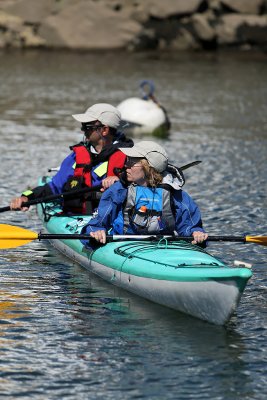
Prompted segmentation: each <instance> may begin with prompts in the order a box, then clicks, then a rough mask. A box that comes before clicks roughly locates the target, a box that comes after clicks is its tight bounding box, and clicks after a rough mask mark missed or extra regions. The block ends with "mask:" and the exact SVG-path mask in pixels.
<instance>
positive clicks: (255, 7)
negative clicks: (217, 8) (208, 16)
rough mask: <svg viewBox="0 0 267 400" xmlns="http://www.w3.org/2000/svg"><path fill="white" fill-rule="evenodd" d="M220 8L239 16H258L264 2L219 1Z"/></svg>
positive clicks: (254, 0) (244, 0)
mask: <svg viewBox="0 0 267 400" xmlns="http://www.w3.org/2000/svg"><path fill="white" fill-rule="evenodd" d="M220 2H221V4H222V6H225V7H226V8H227V9H229V10H230V11H233V12H237V13H241V14H259V12H260V9H261V7H262V5H263V3H264V0H221V1H220Z"/></svg>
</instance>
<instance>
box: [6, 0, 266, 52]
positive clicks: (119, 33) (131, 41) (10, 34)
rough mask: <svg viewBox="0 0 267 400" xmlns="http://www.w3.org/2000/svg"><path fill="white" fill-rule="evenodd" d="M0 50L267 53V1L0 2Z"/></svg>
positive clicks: (34, 0)
mask: <svg viewBox="0 0 267 400" xmlns="http://www.w3.org/2000/svg"><path fill="white" fill-rule="evenodd" d="M0 48H46V49H72V50H86V51H87V50H88V51H89V50H106V49H114V50H115V49H118V50H119V49H121V50H128V51H136V50H147V49H151V50H167V51H168V50H171V51H172V52H173V51H180V50H216V49H220V48H237V49H244V50H250V49H257V50H262V51H266V50H267V0H0Z"/></svg>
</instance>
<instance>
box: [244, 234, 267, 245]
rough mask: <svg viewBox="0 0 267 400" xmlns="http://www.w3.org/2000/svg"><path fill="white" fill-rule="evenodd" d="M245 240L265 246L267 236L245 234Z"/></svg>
mask: <svg viewBox="0 0 267 400" xmlns="http://www.w3.org/2000/svg"><path fill="white" fill-rule="evenodd" d="M246 242H252V243H256V244H261V245H262V246H267V236H246Z"/></svg>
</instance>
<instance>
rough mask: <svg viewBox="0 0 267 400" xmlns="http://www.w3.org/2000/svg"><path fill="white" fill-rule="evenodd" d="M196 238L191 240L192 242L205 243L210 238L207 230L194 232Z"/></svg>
mask: <svg viewBox="0 0 267 400" xmlns="http://www.w3.org/2000/svg"><path fill="white" fill-rule="evenodd" d="M192 235H193V238H194V240H193V241H192V242H191V243H192V244H197V243H203V242H204V241H205V240H207V238H208V234H207V233H205V232H199V231H195V232H193V234H192Z"/></svg>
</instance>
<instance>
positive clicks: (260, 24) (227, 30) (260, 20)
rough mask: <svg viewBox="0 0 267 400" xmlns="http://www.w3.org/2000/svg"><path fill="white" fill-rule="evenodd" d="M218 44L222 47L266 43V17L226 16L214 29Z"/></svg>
mask: <svg viewBox="0 0 267 400" xmlns="http://www.w3.org/2000/svg"><path fill="white" fill-rule="evenodd" d="M216 33H217V38H218V43H219V44H223V45H225V44H226V45H228V44H240V43H244V42H246V41H248V42H249V43H253V44H255V43H257V42H259V43H267V16H265V15H263V16H257V15H244V14H243V15H238V14H228V15H224V16H223V17H222V18H221V21H220V24H219V25H218V26H217V27H216Z"/></svg>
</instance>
